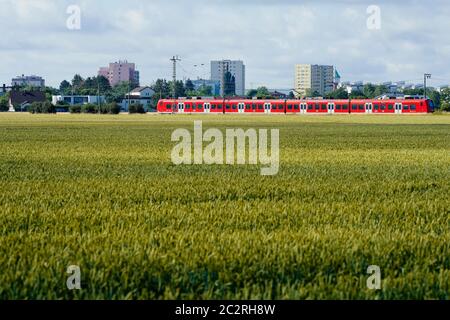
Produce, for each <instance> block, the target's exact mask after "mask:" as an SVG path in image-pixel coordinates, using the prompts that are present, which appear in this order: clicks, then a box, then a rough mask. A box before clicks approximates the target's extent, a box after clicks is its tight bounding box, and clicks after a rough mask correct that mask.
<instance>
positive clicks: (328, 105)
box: [287, 99, 350, 114]
mask: <svg viewBox="0 0 450 320" xmlns="http://www.w3.org/2000/svg"><path fill="white" fill-rule="evenodd" d="M296 101H297V103H298V104H299V111H298V112H299V113H300V114H334V113H339V114H341V113H349V104H350V100H347V99H336V100H328V99H308V100H288V101H287V105H288V106H289V104H293V106H294V107H295V103H296ZM294 109H295V108H294ZM288 112H289V107H288Z"/></svg>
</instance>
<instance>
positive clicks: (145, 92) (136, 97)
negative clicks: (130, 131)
mask: <svg viewBox="0 0 450 320" xmlns="http://www.w3.org/2000/svg"><path fill="white" fill-rule="evenodd" d="M154 94H155V91H153V89H152V88H150V87H138V88H136V89H134V90H132V91H131V92H129V93H128V94H127V95H126V96H125V99H123V100H122V104H121V106H122V110H124V111H128V106H129V105H128V104H130V105H131V104H142V105H143V106H144V108H145V109H146V110H149V108H150V106H151V103H152V97H153V95H154Z"/></svg>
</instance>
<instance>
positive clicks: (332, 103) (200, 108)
mask: <svg viewBox="0 0 450 320" xmlns="http://www.w3.org/2000/svg"><path fill="white" fill-rule="evenodd" d="M157 111H158V112H159V113H213V114H220V113H231V114H233V113H238V114H239V113H244V114H251V113H255V114H264V113H266V114H335V113H336V114H348V113H355V114H362V113H374V114H403V113H407V114H411V113H430V112H433V111H434V104H433V101H432V100H430V99H423V98H417V97H411V98H408V97H407V98H402V99H364V100H363V99H345V100H327V99H306V100H250V99H241V100H240V99H217V98H211V99H195V98H193V99H186V98H184V99H175V100H174V99H161V100H159V102H158V106H157Z"/></svg>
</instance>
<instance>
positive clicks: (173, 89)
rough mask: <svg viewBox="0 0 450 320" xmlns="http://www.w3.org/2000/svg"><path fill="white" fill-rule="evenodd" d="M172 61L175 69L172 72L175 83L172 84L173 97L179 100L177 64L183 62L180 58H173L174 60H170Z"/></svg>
mask: <svg viewBox="0 0 450 320" xmlns="http://www.w3.org/2000/svg"><path fill="white" fill-rule="evenodd" d="M170 61H172V64H173V66H172V68H173V70H172V81H173V83H172V86H173V88H172V97H173V98H174V99H176V98H177V97H176V82H177V62H178V61H181V59H180V58H179V57H178V56H173V57H172V59H170Z"/></svg>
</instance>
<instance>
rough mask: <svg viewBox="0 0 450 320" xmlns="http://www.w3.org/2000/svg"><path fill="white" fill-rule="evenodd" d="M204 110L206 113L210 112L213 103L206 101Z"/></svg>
mask: <svg viewBox="0 0 450 320" xmlns="http://www.w3.org/2000/svg"><path fill="white" fill-rule="evenodd" d="M203 110H204V112H205V113H210V112H211V104H210V103H205V104H204V105H203Z"/></svg>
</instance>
